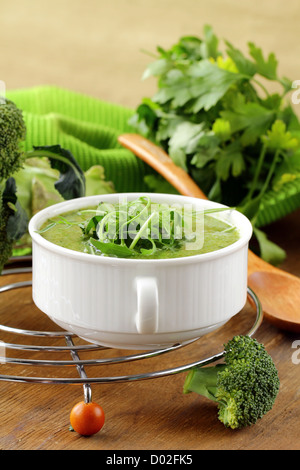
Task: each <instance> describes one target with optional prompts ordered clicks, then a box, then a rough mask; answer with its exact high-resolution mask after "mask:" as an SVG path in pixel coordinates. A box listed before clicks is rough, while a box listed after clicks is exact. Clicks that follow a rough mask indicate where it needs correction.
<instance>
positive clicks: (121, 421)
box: [0, 212, 300, 451]
mask: <svg viewBox="0 0 300 470" xmlns="http://www.w3.org/2000/svg"><path fill="white" fill-rule="evenodd" d="M299 215H300V213H299V212H298V213H294V214H292V215H290V216H288V217H286V218H285V219H284V220H281V221H280V222H277V223H275V224H273V225H272V226H270V227H269V228H268V232H269V233H270V234H271V236H272V239H273V240H274V241H279V242H281V246H283V247H284V248H286V250H287V260H286V262H285V263H284V265H283V268H284V269H286V270H288V271H290V272H292V273H293V274H296V275H300V247H299V235H300V225H299ZM30 279H31V274H18V275H9V276H3V277H2V278H1V279H0V283H1V285H4V284H8V283H11V282H19V281H21V280H30ZM0 315H1V323H2V324H4V325H9V326H13V327H15V328H22V329H28V330H32V329H33V330H39V331H45V330H46V331H49V330H51V331H52V330H57V329H58V328H57V327H56V326H55V325H54V324H53V323H52V322H50V320H48V318H47V317H46V316H45V315H44V314H42V313H41V312H40V311H39V310H38V309H37V308H36V307H35V306H34V304H33V302H32V299H31V287H26V288H22V289H20V290H13V291H10V292H6V293H2V294H1V301H0ZM254 319H255V312H254V310H253V309H252V307H251V306H250V305H246V307H245V308H244V309H243V311H242V312H241V313H239V314H238V315H237V316H236V317H235V318H234V319H232V320H231V321H230V322H229V323H227V324H226V325H225V326H224V327H222V328H221V329H219V330H218V331H217V332H214V333H211V334H209V335H207V336H205V337H203V338H202V339H200V340H198V341H196V342H195V343H193V344H192V345H189V346H185V347H183V348H181V349H179V350H177V351H172V352H169V353H167V354H165V355H163V356H159V357H156V358H152V359H147V360H143V361H136V362H132V363H130V364H129V363H127V364H123V365H122V364H121V365H120V364H116V365H110V366H107V365H106V366H98V365H97V366H90V367H86V372H87V374H88V376H89V377H103V376H104V377H110V376H111V377H112V376H119V375H127V374H129V375H131V374H139V373H145V372H150V371H156V370H162V369H168V368H170V367H171V368H172V367H174V366H179V365H184V364H189V363H191V362H193V361H196V360H198V359H202V358H206V357H209V356H211V355H212V354H215V353H217V352H220V351H222V348H223V344H224V342H226V341H227V340H228V339H230V338H231V337H232V336H233V335H235V334H239V333H242V334H243V333H246V332H248V330H249V328H250V327H251V325H252V324H253V321H254ZM255 337H256V338H257V339H258V341H260V342H262V343H264V344H265V346H266V348H267V350H268V352H269V353H270V354H271V355H272V357H273V359H274V362H275V363H276V366H277V368H278V371H279V376H280V381H281V387H280V392H279V395H278V397H277V400H276V402H275V405H274V407H273V409H272V410H271V411H270V412H269V413H268V414H267V415H266V416H264V417H263V418H262V419H261V420H260V421H259V422H258V423H257V424H255V425H254V426H252V427H249V428H245V429H242V430H235V431H233V430H230V429H226V428H225V427H224V426H223V424H221V423H220V422H219V421H218V418H217V411H216V406H215V404H214V403H212V402H210V401H208V400H207V399H205V398H201V397H199V396H197V395H196V394H189V395H183V393H182V386H183V382H184V378H185V373H180V374H177V375H172V376H167V377H161V378H155V379H149V380H143V381H130V382H126V383H104V384H93V385H92V398H93V400H94V401H96V402H97V403H99V404H101V405H102V407H103V409H104V411H105V414H106V422H105V425H104V427H103V428H102V430H101V431H100V432H99V433H98V434H96V435H94V436H91V437H88V438H86V437H82V436H80V435H78V434H77V433H76V432H74V431H70V430H69V413H70V410H71V408H72V406H73V405H74V404H75V403H77V402H78V401H81V400H82V399H83V387H82V385H69V384H59V385H57V384H55V385H54V384H36V383H34V384H32V383H15V382H7V381H1V382H0V388H1V393H0V419H1V428H0V448H1V449H5V450H29V449H33V450H40V449H41V450H63V449H65V450H75V449H77V450H96V449H102V450H108V451H110V450H119V451H121V450H142V449H143V450H181V451H182V450H196V449H201V450H204V449H234V450H238V449H247V450H254V449H262V450H267V449H272V450H275V449H285V450H288V449H289V450H294V449H299V448H300V435H299V418H300V363H299V364H297V362H299V359H300V354H297V349H293V347H292V345H293V342H294V341H297V340H299V339H300V337H299V334H293V333H289V332H285V331H281V330H279V329H277V327H275V326H273V325H272V324H270V323H269V322H268V321H267V320H266V319H264V320H263V323H262V325H261V326H260V328H259V329H258V331H257V332H256V334H255ZM1 339H2V341H5V342H6V343H17V344H22V345H28V344H34V345H44V346H45V345H47V346H49V345H51V346H55V345H62V346H64V345H65V343H64V342H62V340H61V339H57V338H56V339H50V340H49V339H45V338H36V337H34V338H32V337H29V338H28V337H26V336H24V335H16V334H15V333H14V334H11V333H7V332H2V333H1ZM77 343H78V341H77ZM77 343H76V344H77ZM130 353H132V352H130ZM293 353H294V356H293ZM124 354H128V351H127V352H124V351H119V350H115V351H112V350H104V351H100V352H99V351H97V352H88V353H87V352H85V353H81V354H80V357H81V358H82V359H84V358H89V359H92V358H95V357H98V358H99V357H112V356H122V355H124ZM6 356H7V357H17V358H29V359H52V360H58V359H63V360H69V359H70V356H69V352H68V353H67V354H65V353H51V352H47V353H45V352H29V351H26V352H24V351H18V350H10V349H7V350H6ZM293 357H294V360H293ZM295 359H296V360H295ZM3 375H19V376H22V377H26V376H35V377H48V378H49V377H69V378H72V377H74V378H75V377H76V378H77V377H78V374H77V370H76V368H75V367H71V366H70V367H64V368H62V367H60V368H57V367H52V366H51V367H50V366H48V367H46V366H44V367H40V366H38V367H37V366H36V367H33V366H28V365H5V364H2V365H1V376H3Z"/></svg>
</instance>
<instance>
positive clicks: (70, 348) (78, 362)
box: [0, 267, 263, 403]
mask: <svg viewBox="0 0 300 470" xmlns="http://www.w3.org/2000/svg"><path fill="white" fill-rule="evenodd" d="M28 272H31V268H30V267H29V268H27V267H25V268H16V269H6V270H5V271H3V273H2V275H8V274H19V273H28ZM31 285H32V281H22V282H16V283H12V284H7V285H4V286H2V287H0V294H1V293H4V292H7V291H11V290H15V289H22V288H25V287H30V286H31ZM248 297H249V299H250V300H251V301H252V304H253V305H254V307H255V310H256V317H255V321H254V323H253V326H252V327H251V329H250V330H249V331H248V332H247V333H245V334H246V335H248V336H253V335H254V334H255V332H256V331H257V330H258V328H259V326H260V325H261V322H262V319H263V312H262V307H261V304H260V301H259V299H258V298H257V296H256V295H255V293H254V292H253V291H252V290H251V289H250V288H248ZM0 331H2V332H9V333H13V334H16V335H25V336H28V337H46V338H48V339H49V340H51V339H53V338H57V337H60V338H64V340H65V343H66V346H34V345H23V344H18V343H5V342H1V346H2V348H3V350H5V351H7V350H13V349H14V350H22V351H28V352H30V351H42V352H43V353H44V352H45V353H47V352H66V351H67V352H69V353H70V355H71V360H64V361H63V360H59V361H54V360H35V359H23V358H21V359H19V358H9V357H6V356H5V357H0V363H2V364H11V365H18V364H19V365H30V366H39V367H43V366H59V367H64V366H75V367H76V368H77V371H78V375H79V377H78V378H66V377H62V378H59V377H50V378H48V377H35V376H28V377H24V376H18V375H1V374H0V380H1V381H8V382H21V383H24V382H26V383H39V384H73V385H74V384H75V385H83V391H84V400H85V402H86V403H89V402H91V401H92V391H91V385H92V384H103V383H112V382H117V383H120V382H129V381H137V380H147V379H153V378H158V377H166V376H170V375H174V374H178V373H181V372H186V371H188V370H190V369H191V368H193V367H195V366H205V365H208V364H211V363H213V362H216V361H218V360H219V359H221V358H222V357H223V356H224V351H222V352H220V353H216V354H214V355H212V356H210V357H206V358H204V359H199V360H197V361H195V362H192V363H189V364H184V365H181V366H178V367H173V368H172V367H171V368H168V369H164V370H158V371H152V372H147V373H140V374H134V375H122V376H107V377H88V376H87V374H86V370H85V366H93V365H108V364H117V363H128V362H132V361H137V360H142V359H147V358H152V357H157V356H159V355H163V354H166V353H168V352H171V351H175V350H177V349H179V348H181V347H183V345H181V344H174V345H173V346H171V347H168V348H164V349H157V350H155V351H146V352H140V353H137V354H131V355H126V356H120V357H112V358H100V359H85V360H83V359H80V356H79V353H80V352H82V351H96V350H100V351H101V350H105V349H109V348H106V347H102V346H98V345H95V344H83V345H75V344H74V341H73V339H74V336H75V335H74V334H73V333H70V332H67V331H36V330H24V329H20V328H13V327H10V326H5V325H2V324H0ZM189 344H190V343H189Z"/></svg>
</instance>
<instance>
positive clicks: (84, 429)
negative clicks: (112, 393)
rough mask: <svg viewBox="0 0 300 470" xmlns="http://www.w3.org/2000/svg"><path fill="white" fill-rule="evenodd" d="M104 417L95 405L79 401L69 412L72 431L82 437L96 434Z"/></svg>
mask: <svg viewBox="0 0 300 470" xmlns="http://www.w3.org/2000/svg"><path fill="white" fill-rule="evenodd" d="M104 420H105V415H104V411H103V409H102V407H101V406H100V405H98V404H97V403H94V402H90V403H85V402H84V401H80V402H79V403H77V404H76V405H75V406H74V407H73V408H72V410H71V413H70V423H71V426H72V428H73V429H74V431H76V432H78V434H81V435H82V436H91V435H92V434H96V433H97V432H98V431H100V429H101V428H102V426H103V424H104Z"/></svg>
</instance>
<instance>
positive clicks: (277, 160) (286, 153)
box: [131, 26, 300, 262]
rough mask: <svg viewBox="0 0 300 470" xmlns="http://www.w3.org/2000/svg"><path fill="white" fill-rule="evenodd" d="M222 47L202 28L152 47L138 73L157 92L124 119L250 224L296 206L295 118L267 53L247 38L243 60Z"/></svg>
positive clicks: (264, 250) (299, 130)
mask: <svg viewBox="0 0 300 470" xmlns="http://www.w3.org/2000/svg"><path fill="white" fill-rule="evenodd" d="M223 49H224V50H222V51H221V45H220V41H219V39H218V38H217V36H216V35H215V34H214V32H213V30H212V28H211V27H210V26H205V28H204V33H203V38H198V37H194V36H186V37H182V38H181V39H180V40H179V41H178V42H177V43H176V44H174V45H173V46H172V47H170V48H169V49H164V48H162V47H158V48H157V55H156V60H154V61H153V62H152V63H150V64H149V66H148V68H147V69H146V71H145V73H144V78H148V77H150V76H152V77H155V78H156V79H157V92H156V93H155V94H154V96H153V97H152V98H145V99H144V100H143V101H142V103H141V104H140V105H139V106H138V107H137V109H136V112H135V113H134V115H133V117H132V118H131V124H132V125H134V126H135V127H136V128H137V130H138V131H139V132H140V133H142V134H143V135H145V136H146V137H148V138H149V139H151V140H153V141H154V142H155V143H157V144H158V145H160V146H162V147H163V148H164V150H165V151H166V152H167V153H169V155H170V156H171V158H172V159H173V161H174V162H175V163H176V164H177V165H179V166H181V167H182V168H183V169H185V170H186V171H187V172H188V173H189V174H190V175H191V176H192V178H193V179H194V180H195V181H196V183H197V184H198V185H199V186H200V187H201V188H202V190H203V191H204V192H205V193H206V194H207V196H208V197H209V199H212V200H214V201H217V202H222V203H224V204H226V205H228V206H235V207H237V208H238V209H239V210H240V211H241V212H243V213H244V214H246V215H247V216H250V220H251V222H252V224H253V226H254V228H255V229H258V228H260V227H262V226H263V225H266V224H268V223H270V222H272V221H274V220H276V218H279V217H283V216H284V215H286V214H287V213H288V212H291V211H292V210H294V209H295V208H297V207H300V177H299V176H300V123H299V120H298V118H297V116H296V115H295V113H294V111H293V109H292V107H291V105H290V103H289V102H288V101H286V99H287V93H288V92H289V91H290V90H291V84H292V82H291V81H290V80H288V79H287V78H285V77H280V76H279V75H278V70H277V65H278V61H277V59H276V57H275V55H274V54H273V53H271V54H269V55H268V56H267V57H265V56H264V54H263V52H262V50H261V49H260V48H259V47H257V46H256V45H255V44H254V43H253V42H249V44H248V51H249V56H248V57H246V55H245V54H244V53H242V52H241V51H240V50H238V49H237V48H236V47H234V46H233V45H232V44H231V43H230V42H229V41H225V42H224V47H223ZM268 82H270V83H271V84H272V86H273V88H275V89H276V91H275V92H272V93H271V92H269V91H268V89H267V88H268V86H267V85H266V84H268ZM151 184H152V187H153V186H154V187H155V184H154V183H153V181H152V183H151ZM283 199H284V203H283V202H282V201H283ZM268 204H270V205H271V206H272V210H269V205H268ZM274 207H275V210H274ZM255 233H258V232H255ZM258 241H259V244H260V247H261V254H262V255H263V256H264V258H265V259H267V261H269V262H275V261H276V262H278V261H282V259H283V255H284V252H283V250H281V251H280V254H281V256H280V257H278V254H279V250H277V249H276V248H275V245H274V244H271V243H269V241H268V240H267V238H266V237H258ZM273 248H274V249H275V250H274V251H273ZM273 255H274V256H273Z"/></svg>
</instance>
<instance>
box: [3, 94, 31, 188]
mask: <svg viewBox="0 0 300 470" xmlns="http://www.w3.org/2000/svg"><path fill="white" fill-rule="evenodd" d="M25 135H26V126H25V122H24V119H23V114H22V111H21V110H20V109H19V108H17V106H16V105H15V104H14V103H13V102H12V101H10V100H4V102H1V103H0V183H1V181H3V180H6V179H7V178H9V177H10V176H11V175H12V174H13V173H15V171H17V170H19V169H20V168H21V166H22V163H23V152H22V149H21V143H22V141H23V140H24V139H25Z"/></svg>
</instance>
